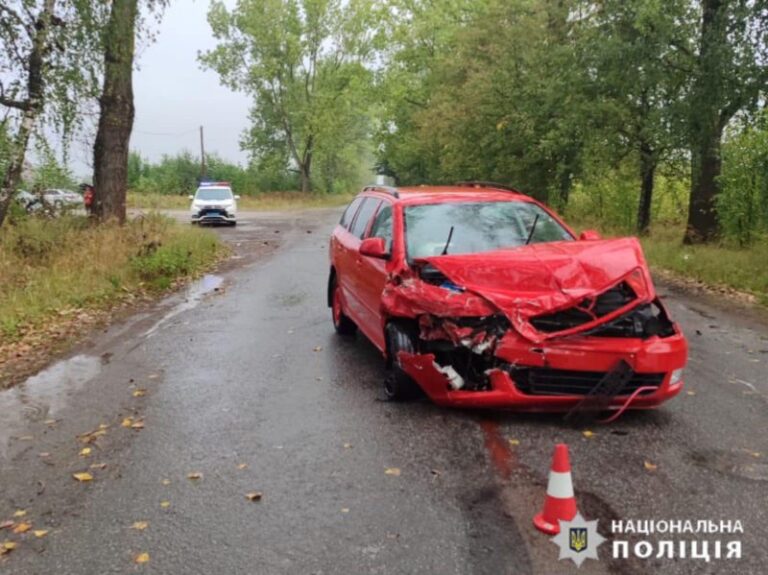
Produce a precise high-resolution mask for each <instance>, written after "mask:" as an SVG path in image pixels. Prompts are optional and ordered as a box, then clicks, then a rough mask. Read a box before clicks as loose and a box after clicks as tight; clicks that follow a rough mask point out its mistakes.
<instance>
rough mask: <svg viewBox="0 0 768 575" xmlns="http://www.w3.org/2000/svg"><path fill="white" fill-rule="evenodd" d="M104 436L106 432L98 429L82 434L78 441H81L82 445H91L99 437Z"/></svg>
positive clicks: (103, 429)
mask: <svg viewBox="0 0 768 575" xmlns="http://www.w3.org/2000/svg"><path fill="white" fill-rule="evenodd" d="M106 434H107V430H106V429H105V428H101V427H100V428H99V429H97V430H94V431H89V432H88V433H83V434H82V435H80V436H78V439H80V441H82V442H83V443H93V442H94V441H96V440H97V439H98V438H99V437H101V436H102V435H106Z"/></svg>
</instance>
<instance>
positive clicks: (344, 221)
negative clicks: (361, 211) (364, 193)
mask: <svg viewBox="0 0 768 575" xmlns="http://www.w3.org/2000/svg"><path fill="white" fill-rule="evenodd" d="M364 199H365V198H361V197H357V198H355V199H354V200H352V203H351V204H349V206H348V207H347V209H346V210H344V213H343V214H342V216H341V220H340V221H339V225H341V226H344V227H345V228H347V229H349V224H351V223H352V220H353V219H354V217H355V213H357V208H359V207H360V204H362V203H363V200H364Z"/></svg>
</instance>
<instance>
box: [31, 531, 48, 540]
mask: <svg viewBox="0 0 768 575" xmlns="http://www.w3.org/2000/svg"><path fill="white" fill-rule="evenodd" d="M32 533H34V534H35V537H37V538H38V539H40V538H41V537H45V536H46V535H48V530H47V529H35V530H34V531H33V532H32Z"/></svg>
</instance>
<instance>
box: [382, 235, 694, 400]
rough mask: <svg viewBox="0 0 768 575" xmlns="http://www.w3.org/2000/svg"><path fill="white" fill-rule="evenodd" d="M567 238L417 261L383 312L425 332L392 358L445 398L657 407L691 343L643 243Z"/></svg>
mask: <svg viewBox="0 0 768 575" xmlns="http://www.w3.org/2000/svg"><path fill="white" fill-rule="evenodd" d="M569 244H570V245H559V244H558V245H552V244H547V245H537V246H526V247H525V248H520V249H518V250H506V251H504V252H503V253H492V254H481V255H478V254H473V255H468V256H440V257H433V258H426V259H424V260H419V261H417V262H413V264H412V266H411V267H410V268H409V269H408V270H407V271H406V272H404V273H402V274H396V275H394V276H393V279H392V280H391V281H390V282H389V283H388V285H387V286H386V287H385V290H384V294H383V299H382V305H383V310H384V312H385V315H386V316H387V317H388V318H397V319H398V321H402V320H403V319H406V318H407V320H408V321H411V322H413V325H414V329H413V330H412V331H413V332H414V333H417V334H418V338H417V341H416V342H414V343H415V345H414V350H413V352H411V351H398V352H397V354H396V355H397V357H396V358H393V359H396V361H397V363H398V365H399V366H400V368H401V369H402V370H403V371H404V372H405V373H407V374H408V375H409V376H410V377H411V378H412V379H413V380H414V381H415V382H416V383H418V385H419V386H420V387H421V389H422V390H423V391H424V392H425V393H426V394H427V395H428V396H429V397H430V398H431V399H432V400H433V401H434V402H435V403H437V404H440V405H451V406H459V407H494V408H512V409H519V410H527V411H569V410H571V409H573V408H575V407H578V406H579V405H582V404H584V403H585V402H589V401H590V400H591V399H594V398H595V397H596V396H599V401H598V402H597V403H598V404H599V406H600V407H601V409H602V408H604V409H618V408H621V407H627V406H629V407H632V408H649V407H655V406H657V405H659V404H661V403H663V402H664V401H666V400H668V399H670V398H671V397H674V396H675V395H677V393H679V392H680V390H681V388H682V385H683V384H682V378H681V374H682V369H683V367H684V365H685V363H686V360H687V344H686V341H685V338H684V336H683V334H682V332H681V331H680V329H679V327H678V326H677V325H676V324H675V323H674V322H673V321H672V320H671V319H670V317H669V315H668V313H667V311H666V310H665V308H664V306H663V304H662V303H661V301H660V300H659V298H658V297H657V296H656V294H655V291H654V288H653V284H652V282H651V279H650V275H649V274H648V271H647V267H646V265H645V262H644V260H643V258H642V252H641V251H640V247H639V244H637V242H636V240H632V239H624V240H605V241H601V242H590V244H591V245H589V246H588V247H587V248H583V247H581V246H578V245H577V242H569ZM601 254H602V255H603V256H604V257H603V258H602V259H603V261H602V262H601V260H600V257H599V256H600V255H601ZM609 382H610V385H608V383H609ZM628 400H629V403H631V405H628Z"/></svg>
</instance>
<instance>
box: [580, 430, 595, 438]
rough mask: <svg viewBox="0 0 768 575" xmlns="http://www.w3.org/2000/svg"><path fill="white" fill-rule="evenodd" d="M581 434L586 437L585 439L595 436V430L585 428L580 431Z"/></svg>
mask: <svg viewBox="0 0 768 575" xmlns="http://www.w3.org/2000/svg"><path fill="white" fill-rule="evenodd" d="M581 434H582V435H583V436H584V437H586V438H587V439H591V438H592V437H594V436H595V432H594V431H590V430H589V429H585V430H584V431H582V432H581Z"/></svg>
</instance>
